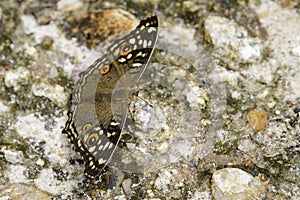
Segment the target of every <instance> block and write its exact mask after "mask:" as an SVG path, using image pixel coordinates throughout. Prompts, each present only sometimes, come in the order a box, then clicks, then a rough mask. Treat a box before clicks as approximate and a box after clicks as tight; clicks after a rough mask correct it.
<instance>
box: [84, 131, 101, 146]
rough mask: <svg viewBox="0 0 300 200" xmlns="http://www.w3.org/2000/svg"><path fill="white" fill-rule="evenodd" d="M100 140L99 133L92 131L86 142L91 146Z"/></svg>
mask: <svg viewBox="0 0 300 200" xmlns="http://www.w3.org/2000/svg"><path fill="white" fill-rule="evenodd" d="M98 140H99V135H98V133H92V134H90V135H89V137H88V139H87V141H86V143H87V144H88V145H89V146H93V145H95V144H96V142H98Z"/></svg>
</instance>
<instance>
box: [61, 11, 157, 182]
mask: <svg viewBox="0 0 300 200" xmlns="http://www.w3.org/2000/svg"><path fill="white" fill-rule="evenodd" d="M157 27H158V21H157V17H156V16H152V17H149V18H147V19H145V20H142V21H141V23H140V24H139V25H138V27H137V28H136V29H135V30H133V31H132V32H130V33H129V34H128V35H126V36H124V37H122V38H121V39H118V40H117V41H115V43H114V44H112V45H111V46H110V47H109V48H108V50H107V53H106V54H105V55H103V56H102V57H101V58H99V59H97V60H96V61H95V62H94V64H92V65H91V66H90V67H89V68H88V69H87V70H86V71H84V72H83V73H81V74H80V78H79V80H78V82H77V84H76V86H75V88H74V91H73V93H72V94H71V97H70V106H69V111H68V120H67V122H66V126H65V128H64V130H63V133H66V134H67V135H68V137H69V138H70V140H71V142H72V143H73V144H74V145H75V147H76V149H77V151H79V152H80V154H81V155H82V156H83V158H84V160H85V163H86V165H85V172H86V173H87V174H88V175H90V176H92V177H95V176H97V175H99V174H100V172H101V171H102V170H103V168H104V167H105V166H106V165H107V163H108V161H109V159H110V158H111V156H112V154H113V152H114V150H115V148H116V146H117V144H118V142H119V139H120V136H121V131H122V128H123V126H124V123H125V119H126V115H127V109H128V101H127V99H126V97H127V96H128V95H130V94H129V91H130V89H131V88H133V87H134V85H135V83H136V82H137V81H138V80H139V78H140V77H141V75H142V74H143V72H144V70H145V68H146V65H147V63H148V61H149V59H150V57H151V54H152V51H153V48H154V45H155V42H156V38H157ZM124 93H125V96H124ZM126 93H128V94H126Z"/></svg>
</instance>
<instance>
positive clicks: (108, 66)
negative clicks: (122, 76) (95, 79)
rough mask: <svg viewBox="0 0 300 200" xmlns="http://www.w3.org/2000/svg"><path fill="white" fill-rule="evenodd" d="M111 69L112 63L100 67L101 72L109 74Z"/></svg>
mask: <svg viewBox="0 0 300 200" xmlns="http://www.w3.org/2000/svg"><path fill="white" fill-rule="evenodd" d="M109 70H110V65H104V66H103V67H101V69H100V74H102V75H104V74H107V73H108V72H109Z"/></svg>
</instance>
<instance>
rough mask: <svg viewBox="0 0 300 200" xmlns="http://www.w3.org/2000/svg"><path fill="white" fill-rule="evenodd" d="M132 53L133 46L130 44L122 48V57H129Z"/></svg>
mask: <svg viewBox="0 0 300 200" xmlns="http://www.w3.org/2000/svg"><path fill="white" fill-rule="evenodd" d="M131 51H132V46H131V45H130V44H129V43H125V44H123V45H122V46H121V47H120V55H121V56H127V55H128V54H129V53H130V52H131Z"/></svg>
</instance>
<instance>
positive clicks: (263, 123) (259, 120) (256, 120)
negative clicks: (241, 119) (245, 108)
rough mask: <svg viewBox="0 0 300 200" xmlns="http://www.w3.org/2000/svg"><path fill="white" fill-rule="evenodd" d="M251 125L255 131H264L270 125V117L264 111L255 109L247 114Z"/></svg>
mask: <svg viewBox="0 0 300 200" xmlns="http://www.w3.org/2000/svg"><path fill="white" fill-rule="evenodd" d="M247 118H248V121H249V125H250V126H251V128H252V129H253V130H254V131H255V132H258V131H264V130H266V128H267V125H268V117H267V114H266V112H265V111H264V110H263V109H253V110H250V111H249V112H248V114H247Z"/></svg>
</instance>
